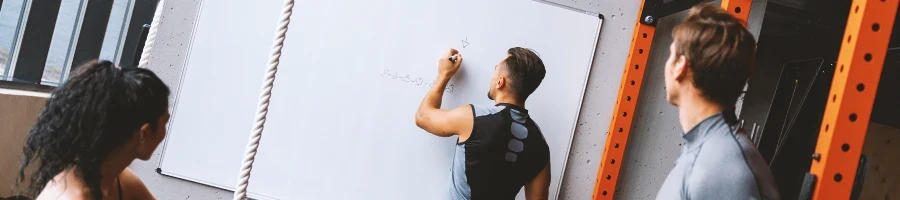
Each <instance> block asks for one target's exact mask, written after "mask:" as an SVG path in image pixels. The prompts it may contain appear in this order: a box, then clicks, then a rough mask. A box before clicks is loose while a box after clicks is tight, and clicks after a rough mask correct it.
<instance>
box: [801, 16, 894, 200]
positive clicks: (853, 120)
mask: <svg viewBox="0 0 900 200" xmlns="http://www.w3.org/2000/svg"><path fill="white" fill-rule="evenodd" d="M898 2H900V0H854V1H853V4H851V6H850V16H849V17H848V18H847V28H846V29H845V30H844V37H843V40H844V41H842V44H841V51H840V54H839V55H838V60H837V66H838V67H837V68H836V69H835V73H834V79H833V81H832V83H831V92H829V95H828V96H829V97H831V98H830V99H829V100H828V104H826V106H825V115H824V116H823V117H822V127H821V129H820V132H819V139H818V140H819V141H818V142H817V143H816V151H815V152H816V153H815V154H814V155H813V162H812V166H811V167H810V173H811V174H812V175H813V176H815V177H816V179H818V181H816V183H815V188H814V189H813V190H812V199H850V194H851V191H852V188H853V182H854V180H855V179H856V177H855V176H856V168H857V164H858V163H859V157H860V154H861V153H862V149H863V148H862V147H863V142H864V141H865V138H866V130H867V129H868V128H869V118H870V116H871V114H872V104H873V103H874V101H875V93H876V92H877V88H878V81H879V79H880V78H881V69H882V68H883V67H884V58H885V54H887V48H888V42H889V40H890V37H891V31H892V30H893V25H894V17H895V16H896V15H897V6H898Z"/></svg>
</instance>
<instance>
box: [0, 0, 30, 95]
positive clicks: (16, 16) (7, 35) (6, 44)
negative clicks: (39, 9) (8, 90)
mask: <svg viewBox="0 0 900 200" xmlns="http://www.w3.org/2000/svg"><path fill="white" fill-rule="evenodd" d="M2 2H3V3H2V4H0V80H7V79H8V77H12V74H8V72H9V70H10V69H9V68H10V67H11V63H12V60H13V59H12V58H13V54H14V51H15V47H16V43H17V42H18V39H19V38H20V36H19V34H20V33H21V32H22V30H21V29H22V24H23V23H22V22H23V20H22V18H23V16H24V15H25V7H26V4H27V3H28V2H26V0H5V1H2Z"/></svg>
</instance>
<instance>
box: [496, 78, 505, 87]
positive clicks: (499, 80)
mask: <svg viewBox="0 0 900 200" xmlns="http://www.w3.org/2000/svg"><path fill="white" fill-rule="evenodd" d="M495 84H496V85H495V86H494V87H496V88H497V89H500V88H503V87H506V77H505V76H500V77H497V83H495Z"/></svg>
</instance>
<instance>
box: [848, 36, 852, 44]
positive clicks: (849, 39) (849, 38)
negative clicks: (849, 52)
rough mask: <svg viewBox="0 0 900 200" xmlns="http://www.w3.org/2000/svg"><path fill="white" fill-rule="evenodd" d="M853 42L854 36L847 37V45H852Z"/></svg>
mask: <svg viewBox="0 0 900 200" xmlns="http://www.w3.org/2000/svg"><path fill="white" fill-rule="evenodd" d="M851 40H853V35H848V36H847V43H850V41H851Z"/></svg>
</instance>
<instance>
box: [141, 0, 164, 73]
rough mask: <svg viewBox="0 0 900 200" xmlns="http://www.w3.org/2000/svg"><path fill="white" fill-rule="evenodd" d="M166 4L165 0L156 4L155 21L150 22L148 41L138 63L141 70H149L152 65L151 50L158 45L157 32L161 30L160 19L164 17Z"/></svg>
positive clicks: (145, 42)
mask: <svg viewBox="0 0 900 200" xmlns="http://www.w3.org/2000/svg"><path fill="white" fill-rule="evenodd" d="M165 2H166V1H165V0H160V1H159V3H157V4H156V11H155V12H154V13H153V21H152V22H150V30H149V32H148V33H147V40H146V41H144V50H143V51H141V60H140V62H139V63H138V67H139V68H147V64H149V63H150V50H153V44H154V43H156V30H157V29H159V18H160V16H162V10H163V3H165Z"/></svg>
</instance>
